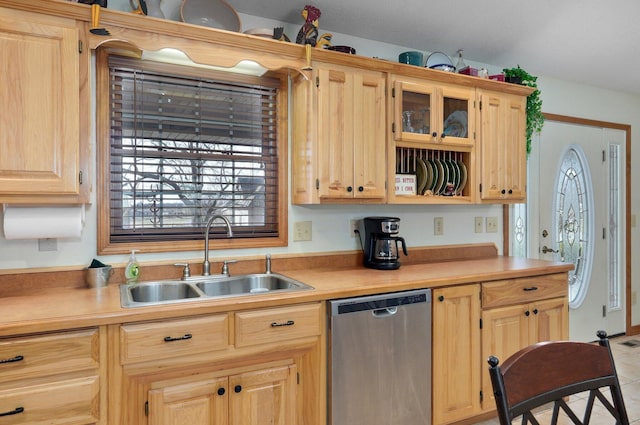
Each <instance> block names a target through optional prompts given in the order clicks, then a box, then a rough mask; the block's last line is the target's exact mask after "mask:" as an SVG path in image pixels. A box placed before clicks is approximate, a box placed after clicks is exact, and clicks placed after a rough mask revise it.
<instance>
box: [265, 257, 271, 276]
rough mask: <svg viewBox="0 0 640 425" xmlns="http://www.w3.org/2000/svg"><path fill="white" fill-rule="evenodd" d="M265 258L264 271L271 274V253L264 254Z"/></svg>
mask: <svg viewBox="0 0 640 425" xmlns="http://www.w3.org/2000/svg"><path fill="white" fill-rule="evenodd" d="M264 259H265V273H266V274H271V254H267V255H265V256H264Z"/></svg>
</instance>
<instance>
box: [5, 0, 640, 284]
mask: <svg viewBox="0 0 640 425" xmlns="http://www.w3.org/2000/svg"><path fill="white" fill-rule="evenodd" d="M177 4H179V3H178V0H165V1H164V3H163V5H164V6H163V7H164V8H165V9H167V10H168V11H169V13H168V14H170V15H171V16H173V17H175V16H176V13H177V12H176V11H177V9H176V7H177ZM109 7H110V8H116V9H120V10H128V9H129V7H128V0H109ZM241 18H242V22H243V29H247V28H254V27H273V26H277V25H279V24H278V23H276V22H272V21H268V20H264V19H261V18H256V17H251V16H246V15H242V16H241ZM285 27H286V32H287V34H289V35H290V36H291V35H295V34H296V32H297V30H298V28H299V25H286V26H285ZM333 42H334V44H347V45H351V46H353V47H355V48H356V49H357V51H358V54H361V55H364V56H376V57H380V58H384V59H389V60H396V58H397V57H398V54H399V53H401V52H403V51H406V50H415V47H413V48H412V47H402V46H395V45H390V44H385V43H377V42H371V41H367V40H363V39H359V38H355V37H351V36H347V35H342V34H336V33H334V38H333ZM431 47H432V48H433V49H434V50H437V46H431ZM425 53H427V52H425ZM467 64H469V65H474V66H479V67H480V66H484V67H486V68H488V69H489V71H490V73H497V72H499V71H500V70H501V69H502V66H496V65H486V64H477V63H474V62H471V61H467ZM512 65H513V64H506V66H512ZM567 79H570V78H567ZM539 87H540V88H541V91H542V99H543V110H544V111H545V112H552V113H556V114H564V115H572V116H578V117H582V118H589V119H596V120H604V121H613V122H619V123H625V124H631V125H632V126H634V127H636V125H640V122H639V121H640V96H632V95H628V94H625V93H616V92H612V91H607V90H601V89H597V88H594V87H588V86H583V85H578V84H574V83H571V82H568V81H560V80H556V79H550V78H544V76H541V77H540V79H539ZM94 143H95V142H94ZM94 152H95V149H94ZM637 162H638V160H637V155H634V163H637ZM632 168H634V167H632ZM539 172H544V171H543V170H542V171H541V170H537V169H536V170H531V175H536V174H537V173H539ZM634 173H637V171H634ZM634 177H637V176H636V175H635V174H634ZM93 181H95V179H94V180H93ZM93 200H94V202H93V204H92V205H91V206H89V207H88V209H87V223H86V226H85V228H84V230H83V235H82V237H81V238H80V239H79V240H63V239H60V240H58V250H57V251H53V252H40V251H38V242H37V241H35V240H33V241H30V240H27V241H9V240H6V239H4V238H2V237H0V270H7V269H21V268H38V267H54V266H68V267H78V266H79V267H82V266H85V265H87V264H89V263H90V261H91V259H92V258H94V257H96V223H97V218H96V204H95V195H94V199H93ZM637 210H638V203H637V201H634V202H633V204H632V212H633V213H634V214H635V213H636V211H637ZM370 215H390V216H397V217H400V218H401V232H400V233H401V235H402V236H404V238H405V239H406V241H407V244H408V246H409V251H411V247H415V246H427V245H444V244H458V243H479V242H490V243H495V244H496V245H497V246H500V245H501V243H502V227H501V226H500V227H499V229H498V233H492V234H488V233H480V234H476V233H474V225H473V223H474V217H476V216H482V217H488V216H495V217H499V218H500V217H501V215H502V207H501V206H499V205H488V206H484V205H473V206H400V205H384V206H371V205H367V206H360V205H357V206H310V207H299V206H289V235H290V238H291V235H292V234H293V231H292V226H293V223H294V222H296V221H306V220H310V221H312V222H313V234H312V237H313V240H312V241H311V242H292V241H290V242H289V246H287V247H282V248H273V249H243V250H228V251H216V252H212V253H211V257H212V258H241V257H242V256H247V255H255V254H263V253H266V252H270V253H273V254H278V253H283V252H290V253H301V252H323V251H335V250H353V249H359V248H360V245H359V243H358V241H357V239H356V238H354V237H352V236H351V234H350V228H349V226H350V220H351V219H353V218H362V217H365V216H370ZM437 216H441V217H444V235H443V236H434V235H433V218H434V217H437ZM499 222H500V220H499ZM0 226H1V224H0ZM0 230H1V229H0ZM632 231H633V232H634V236H635V233H636V232H637V230H636V229H635V228H634V229H632ZM0 234H1V233H0ZM635 239H637V238H635V237H634V240H635ZM639 248H640V247H638V246H637V243H635V242H634V247H633V249H634V252H635V253H638V252H639V251H638V249H639ZM409 254H410V252H409ZM201 257H202V252H183V253H167V254H144V253H141V254H140V255H139V259H140V261H141V263H142V265H143V266H144V262H146V261H163V260H166V261H173V260H184V259H187V260H188V259H196V260H197V259H200V258H201ZM126 258H127V256H126V255H119V256H109V257H100V258H99V259H100V260H102V261H104V262H106V263H110V264H114V265H115V264H124V263H125V262H126ZM637 260H638V255H634V258H633V264H638V261H637ZM634 274H637V273H634ZM634 282H640V280H638V279H634ZM635 285H636V287H638V285H637V284H635Z"/></svg>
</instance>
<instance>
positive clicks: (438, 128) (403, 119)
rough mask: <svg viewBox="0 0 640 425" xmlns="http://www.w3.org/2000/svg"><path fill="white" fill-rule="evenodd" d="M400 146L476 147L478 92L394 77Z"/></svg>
mask: <svg viewBox="0 0 640 425" xmlns="http://www.w3.org/2000/svg"><path fill="white" fill-rule="evenodd" d="M391 79H392V81H393V89H392V92H391V94H392V96H391V97H392V100H393V122H392V132H393V138H394V140H395V141H396V146H398V145H401V146H411V147H428V146H430V145H431V146H434V147H436V148H438V149H446V148H445V146H473V145H474V143H475V136H474V132H475V89H473V88H470V87H462V86H460V87H458V86H455V85H451V84H443V83H437V82H432V81H429V80H426V79H417V78H409V77H401V76H398V75H393V76H392V77H391Z"/></svg>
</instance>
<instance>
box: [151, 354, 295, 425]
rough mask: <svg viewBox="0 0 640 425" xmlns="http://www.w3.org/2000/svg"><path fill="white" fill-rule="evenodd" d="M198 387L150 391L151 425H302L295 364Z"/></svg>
mask: <svg viewBox="0 0 640 425" xmlns="http://www.w3.org/2000/svg"><path fill="white" fill-rule="evenodd" d="M194 381H195V382H190V383H186V384H185V383H174V384H172V383H163V384H162V385H163V386H162V387H161V388H157V389H153V390H151V391H149V424H150V425H192V424H211V425H288V424H296V423H297V421H296V416H295V415H296V383H295V382H296V366H295V364H290V365H284V366H273V367H269V368H264V369H260V370H256V371H250V372H245V373H240V374H237V375H232V376H229V377H211V378H201V377H198V378H197V379H195V380H194Z"/></svg>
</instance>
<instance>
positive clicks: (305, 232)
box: [293, 221, 311, 242]
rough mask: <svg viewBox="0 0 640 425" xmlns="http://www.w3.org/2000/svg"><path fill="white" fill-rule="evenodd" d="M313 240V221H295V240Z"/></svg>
mask: <svg viewBox="0 0 640 425" xmlns="http://www.w3.org/2000/svg"><path fill="white" fill-rule="evenodd" d="M310 240H311V222H310V221H296V222H295V223H293V241H294V242H304V241H310Z"/></svg>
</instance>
